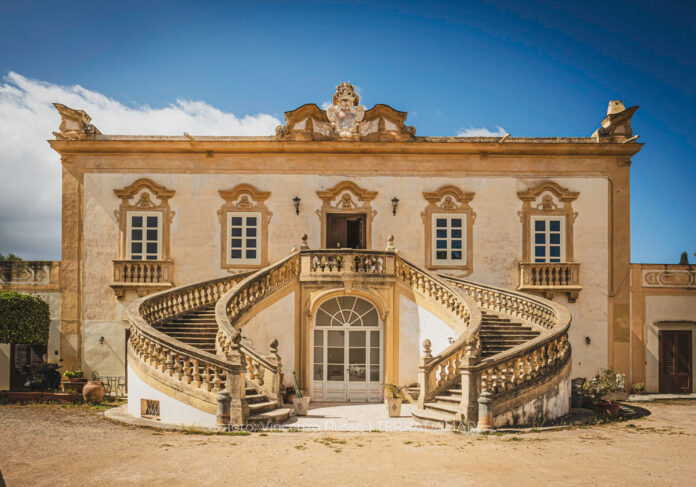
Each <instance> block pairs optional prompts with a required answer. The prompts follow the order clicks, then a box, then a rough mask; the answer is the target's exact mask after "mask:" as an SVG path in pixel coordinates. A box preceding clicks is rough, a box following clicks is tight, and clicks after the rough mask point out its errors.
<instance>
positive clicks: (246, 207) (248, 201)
mask: <svg viewBox="0 0 696 487" xmlns="http://www.w3.org/2000/svg"><path fill="white" fill-rule="evenodd" d="M219 193H220V196H221V197H222V199H223V200H225V202H224V203H223V205H222V206H221V207H220V209H219V210H218V218H219V220H220V267H221V268H222V269H225V270H227V271H228V272H237V271H238V270H241V269H258V268H261V267H265V266H267V265H268V233H269V231H268V225H269V223H270V221H271V217H272V216H273V213H272V212H271V211H270V210H269V209H268V208H267V207H266V205H265V203H264V202H265V201H266V200H267V199H268V198H269V197H270V195H271V193H270V192H268V191H259V190H258V189H257V188H256V187H255V186H253V185H251V184H238V185H237V186H235V187H234V188H232V189H230V190H220V191H219ZM235 214H237V215H242V216H244V215H251V214H254V216H256V217H257V218H259V220H258V222H257V226H256V228H257V237H256V240H257V242H256V245H257V253H256V258H255V259H246V258H244V259H232V257H231V255H232V246H231V243H232V241H231V240H232V225H231V218H232V217H233V216H234V215H235ZM244 233H246V232H244ZM245 247H246V246H245V245H244V246H243V247H242V248H243V249H244V250H245Z"/></svg>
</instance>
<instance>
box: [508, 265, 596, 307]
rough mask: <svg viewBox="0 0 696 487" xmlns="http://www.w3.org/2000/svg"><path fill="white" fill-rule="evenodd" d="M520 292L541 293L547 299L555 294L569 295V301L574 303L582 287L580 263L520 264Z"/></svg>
mask: <svg viewBox="0 0 696 487" xmlns="http://www.w3.org/2000/svg"><path fill="white" fill-rule="evenodd" d="M517 290H518V291H528V292H540V293H542V294H543V295H544V297H545V298H547V299H552V298H553V295H554V294H555V293H559V292H560V293H567V294H568V301H569V302H571V303H574V302H575V300H576V299H577V298H578V295H579V293H580V291H581V290H582V286H581V285H580V263H579V262H520V285H519V286H518V288H517Z"/></svg>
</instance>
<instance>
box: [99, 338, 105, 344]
mask: <svg viewBox="0 0 696 487" xmlns="http://www.w3.org/2000/svg"><path fill="white" fill-rule="evenodd" d="M103 344H104V337H99V345H103Z"/></svg>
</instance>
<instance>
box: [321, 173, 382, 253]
mask: <svg viewBox="0 0 696 487" xmlns="http://www.w3.org/2000/svg"><path fill="white" fill-rule="evenodd" d="M317 196H319V198H320V199H321V200H322V205H321V208H320V209H318V210H317V216H319V220H320V221H321V246H322V248H323V247H325V246H326V232H327V216H328V215H329V214H355V213H363V214H365V250H369V249H371V248H372V220H373V219H374V217H375V215H377V211H376V210H373V209H372V201H373V200H374V199H375V198H376V197H377V191H368V190H366V189H363V188H361V187H360V186H358V185H357V184H355V183H354V182H352V181H342V182H340V183H338V184H337V185H335V186H334V187H333V188H329V189H327V190H326V191H317Z"/></svg>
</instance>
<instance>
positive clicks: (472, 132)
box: [457, 125, 507, 137]
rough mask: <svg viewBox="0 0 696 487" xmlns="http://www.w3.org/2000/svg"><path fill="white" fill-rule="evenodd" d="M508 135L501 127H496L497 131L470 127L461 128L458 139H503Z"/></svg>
mask: <svg viewBox="0 0 696 487" xmlns="http://www.w3.org/2000/svg"><path fill="white" fill-rule="evenodd" d="M506 133H507V131H506V130H505V129H504V128H503V127H501V126H500V125H496V126H495V130H490V129H487V128H486V127H474V126H472V125H469V127H468V128H460V129H459V131H458V132H457V137H502V136H503V135H505V134H506Z"/></svg>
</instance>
